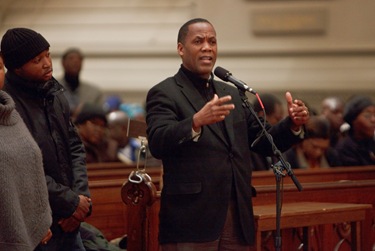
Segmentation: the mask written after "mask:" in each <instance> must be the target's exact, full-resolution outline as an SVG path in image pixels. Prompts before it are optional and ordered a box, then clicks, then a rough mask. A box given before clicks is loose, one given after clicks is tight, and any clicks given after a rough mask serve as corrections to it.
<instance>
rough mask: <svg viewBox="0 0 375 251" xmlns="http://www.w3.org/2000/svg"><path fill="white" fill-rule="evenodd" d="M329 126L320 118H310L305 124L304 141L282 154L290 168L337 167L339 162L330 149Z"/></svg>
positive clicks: (323, 118)
mask: <svg viewBox="0 0 375 251" xmlns="http://www.w3.org/2000/svg"><path fill="white" fill-rule="evenodd" d="M329 132H330V124H329V121H328V120H327V119H326V118H325V117H322V116H311V117H310V120H309V121H308V122H307V124H306V134H305V139H304V140H303V141H301V142H300V143H299V144H298V145H296V146H295V147H293V148H291V149H289V150H288V151H286V152H285V153H284V156H285V159H286V161H288V162H289V163H290V165H291V168H295V169H296V168H298V169H308V168H320V167H322V168H326V167H332V166H339V165H340V161H339V158H338V155H337V153H336V151H335V150H334V149H332V148H331V147H330V141H329V139H330V133H329Z"/></svg>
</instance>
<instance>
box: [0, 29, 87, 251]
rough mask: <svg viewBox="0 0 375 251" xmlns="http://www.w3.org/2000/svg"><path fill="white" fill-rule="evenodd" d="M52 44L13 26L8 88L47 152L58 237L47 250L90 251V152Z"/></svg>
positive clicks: (7, 48) (8, 36) (8, 41)
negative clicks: (55, 66) (85, 239)
mask: <svg viewBox="0 0 375 251" xmlns="http://www.w3.org/2000/svg"><path fill="white" fill-rule="evenodd" d="M49 47H50V44H49V43H48V42H47V40H46V39H45V38H44V37H43V36H42V35H41V34H39V33H37V32H35V31H33V30H31V29H27V28H14V29H9V30H8V31H7V32H6V33H5V34H4V35H3V37H2V40H1V52H2V54H3V58H4V64H5V66H6V68H7V69H8V71H7V73H6V76H5V87H4V90H5V91H6V92H8V93H9V94H10V96H12V98H13V99H14V101H15V103H16V108H17V111H18V112H19V113H20V115H21V117H22V118H23V120H24V121H25V123H26V125H27V127H28V129H29V130H30V132H31V134H32V136H33V137H34V139H35V141H36V142H37V143H38V145H39V147H40V149H41V151H42V154H43V165H44V172H45V175H46V180H47V187H48V194H49V202H50V206H51V209H52V217H53V223H52V226H51V230H52V234H53V236H52V239H51V240H50V241H49V242H48V243H47V244H46V245H45V246H44V249H43V250H49V251H51V250H61V251H69V250H84V248H83V245H82V241H81V239H80V236H79V234H78V230H79V226H80V223H81V222H82V221H84V220H85V218H86V217H87V216H88V215H89V214H90V212H91V199H90V198H89V197H90V193H89V188H88V179H87V172H86V163H85V152H84V147H83V144H82V142H81V140H80V138H79V136H78V134H77V131H76V129H75V127H74V126H73V124H72V123H71V121H70V114H69V105H68V102H67V100H66V98H65V97H64V95H63V88H62V86H61V85H60V84H59V83H58V82H57V81H56V80H55V79H54V78H53V77H52V60H51V57H50V52H49ZM20 154H22V153H20ZM25 178H27V177H25Z"/></svg>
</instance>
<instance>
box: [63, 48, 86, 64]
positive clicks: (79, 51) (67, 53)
mask: <svg viewBox="0 0 375 251" xmlns="http://www.w3.org/2000/svg"><path fill="white" fill-rule="evenodd" d="M72 53H75V54H78V55H79V56H80V57H81V59H83V53H82V51H81V50H80V49H78V48H69V49H67V50H66V51H65V52H64V53H63V54H62V61H64V60H65V59H66V57H67V56H68V55H69V54H72Z"/></svg>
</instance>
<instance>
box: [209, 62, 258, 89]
mask: <svg viewBox="0 0 375 251" xmlns="http://www.w3.org/2000/svg"><path fill="white" fill-rule="evenodd" d="M214 73H215V75H216V76H217V77H218V78H220V79H221V80H223V81H225V82H231V83H232V84H234V85H235V86H237V88H239V89H240V90H242V91H248V92H251V93H252V94H254V95H256V94H257V93H256V91H254V90H253V88H250V87H249V86H248V85H247V84H245V83H244V82H242V81H241V80H239V79H236V78H235V77H233V76H232V73H230V71H228V70H225V69H224V68H222V67H220V66H218V67H216V69H215V71H214Z"/></svg>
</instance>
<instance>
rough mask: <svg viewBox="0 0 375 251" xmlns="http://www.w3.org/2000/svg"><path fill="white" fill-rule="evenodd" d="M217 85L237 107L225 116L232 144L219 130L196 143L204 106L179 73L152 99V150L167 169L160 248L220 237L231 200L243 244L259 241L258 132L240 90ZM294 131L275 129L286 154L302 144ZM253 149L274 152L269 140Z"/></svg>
mask: <svg viewBox="0 0 375 251" xmlns="http://www.w3.org/2000/svg"><path fill="white" fill-rule="evenodd" d="M213 82H214V87H215V90H216V93H217V94H218V96H219V97H222V96H225V95H231V96H232V102H233V104H234V105H235V107H236V108H235V110H233V111H232V112H231V113H230V115H228V116H227V117H226V118H225V130H226V132H227V134H228V139H229V140H227V139H226V137H225V136H224V135H223V133H222V130H221V129H220V127H219V126H218V124H213V125H209V126H204V127H203V128H202V133H201V136H200V138H199V140H198V141H197V142H195V141H193V140H192V118H193V115H194V114H195V113H196V112H197V111H199V110H200V109H201V108H202V107H203V106H204V105H205V103H206V101H205V100H204V99H203V97H202V96H201V95H200V93H199V92H198V90H197V89H196V88H195V87H194V85H193V83H192V82H191V81H190V80H189V79H188V78H187V76H186V75H185V74H184V73H183V72H182V71H181V69H180V71H179V72H178V73H177V74H176V75H175V76H174V77H170V78H167V79H166V80H164V81H162V82H161V83H159V84H157V85H156V86H154V87H153V88H152V89H151V90H150V91H149V92H148V95H147V107H146V109H147V115H146V120H147V125H148V127H147V133H148V141H149V147H150V150H151V153H152V155H153V156H154V157H156V158H160V159H162V161H163V167H164V176H163V184H164V185H163V190H162V195H161V207H160V215H159V216H160V229H159V231H160V232H159V234H160V235H159V238H160V242H161V243H162V244H163V243H171V242H207V241H213V240H215V239H217V238H218V237H219V235H220V233H221V230H222V229H223V226H224V223H225V219H226V215H227V208H228V203H229V200H230V199H231V198H234V200H235V202H236V205H237V208H238V212H239V218H240V219H239V222H240V224H241V230H242V234H243V238H244V241H245V242H246V243H249V244H250V243H252V242H253V240H254V220H253V210H252V200H251V197H252V190H251V167H250V161H251V160H250V154H249V153H250V145H251V143H252V142H253V140H254V139H255V138H256V136H257V134H258V133H259V131H260V130H259V126H258V124H257V123H256V121H255V119H254V117H252V116H251V114H250V112H249V110H248V109H247V108H244V107H243V106H242V100H241V98H240V95H239V91H238V90H237V89H236V88H233V87H231V86H229V85H227V84H226V83H223V82H219V81H213ZM290 125H291V120H290V119H286V120H284V121H283V122H281V123H280V124H279V125H278V126H276V127H274V128H272V129H270V132H271V133H272V134H273V135H274V136H275V143H276V144H277V145H278V147H279V148H280V149H284V150H285V149H286V148H288V147H289V146H290V145H291V144H293V143H294V142H297V141H298V140H299V138H298V137H297V136H295V135H293V133H292V132H291V130H290V129H289V128H290ZM267 128H269V126H268V125H267ZM276 135H278V136H276ZM255 150H257V151H258V152H264V153H266V154H268V155H270V153H271V149H270V147H269V145H268V142H267V141H265V140H262V141H260V142H259V143H258V144H257V145H256V149H255Z"/></svg>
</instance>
